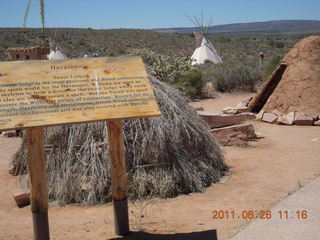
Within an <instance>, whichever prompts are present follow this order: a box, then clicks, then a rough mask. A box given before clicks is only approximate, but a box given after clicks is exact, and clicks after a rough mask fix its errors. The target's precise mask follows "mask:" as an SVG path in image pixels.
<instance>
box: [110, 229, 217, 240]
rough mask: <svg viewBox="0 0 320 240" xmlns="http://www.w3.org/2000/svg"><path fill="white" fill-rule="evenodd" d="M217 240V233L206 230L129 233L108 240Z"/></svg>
mask: <svg viewBox="0 0 320 240" xmlns="http://www.w3.org/2000/svg"><path fill="white" fill-rule="evenodd" d="M200 239H201V240H217V239H218V238H217V231H216V230H208V231H203V232H191V233H174V234H152V233H147V232H131V234H130V235H128V236H124V237H117V238H111V239H109V240H200Z"/></svg>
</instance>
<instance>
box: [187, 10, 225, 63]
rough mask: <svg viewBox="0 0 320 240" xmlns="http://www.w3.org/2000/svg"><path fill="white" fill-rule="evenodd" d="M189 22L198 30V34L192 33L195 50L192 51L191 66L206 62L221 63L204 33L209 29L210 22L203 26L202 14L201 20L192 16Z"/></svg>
mask: <svg viewBox="0 0 320 240" xmlns="http://www.w3.org/2000/svg"><path fill="white" fill-rule="evenodd" d="M189 19H190V21H191V22H192V23H193V24H194V25H195V26H196V27H197V28H198V29H199V31H198V32H194V36H195V39H196V50H194V52H193V54H192V56H191V59H192V64H194V65H195V64H203V63H205V62H207V61H209V62H212V63H215V64H216V63H222V60H221V58H220V57H219V55H218V53H217V51H216V50H215V48H214V47H213V45H212V43H211V42H210V41H209V40H208V39H207V38H206V33H207V31H208V29H209V28H210V27H211V22H209V23H208V24H207V26H204V22H203V13H202V17H201V19H199V18H197V17H196V16H194V18H193V19H192V18H190V17H189Z"/></svg>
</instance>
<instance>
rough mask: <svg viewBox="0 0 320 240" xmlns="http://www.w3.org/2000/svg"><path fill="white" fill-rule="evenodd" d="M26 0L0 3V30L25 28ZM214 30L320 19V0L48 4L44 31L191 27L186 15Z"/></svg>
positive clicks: (53, 0) (50, 0)
mask: <svg viewBox="0 0 320 240" xmlns="http://www.w3.org/2000/svg"><path fill="white" fill-rule="evenodd" d="M26 5H27V0H0V27H21V26H22V22H23V15H24V10H25V8H26ZM202 10H203V11H204V16H205V17H207V18H209V17H211V18H212V19H213V24H214V25H219V24H228V23H239V22H258V21H269V20H287V19H307V20H320V0H160V1H155V0H46V9H45V11H46V27H78V28H89V27H90V28H96V29H108V28H162V27H164V28H165V27H188V26H193V24H192V23H191V22H190V21H189V20H188V18H187V17H186V14H188V15H190V16H192V15H200V14H201V12H202ZM40 26H41V25H40V17H39V0H32V6H31V9H30V16H29V20H28V23H27V27H40Z"/></svg>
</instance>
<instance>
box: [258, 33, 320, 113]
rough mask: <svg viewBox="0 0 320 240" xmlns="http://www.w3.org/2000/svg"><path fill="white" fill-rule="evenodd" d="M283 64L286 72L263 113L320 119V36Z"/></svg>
mask: <svg viewBox="0 0 320 240" xmlns="http://www.w3.org/2000/svg"><path fill="white" fill-rule="evenodd" d="M282 62H284V63H287V68H286V70H285V72H284V74H283V76H282V79H281V80H280V82H279V84H278V86H277V87H276V89H275V90H274V92H273V93H272V95H271V96H270V97H269V99H268V100H267V102H266V104H265V105H264V107H263V110H264V111H265V112H272V111H273V110H278V111H280V112H281V113H289V112H304V113H306V114H308V115H310V116H312V115H319V113H320V94H319V93H320V36H312V37H307V38H305V39H303V40H301V41H299V42H298V43H297V44H296V45H295V46H294V48H293V49H292V50H291V51H290V52H289V53H288V54H287V55H286V56H285V57H284V58H283V60H282Z"/></svg>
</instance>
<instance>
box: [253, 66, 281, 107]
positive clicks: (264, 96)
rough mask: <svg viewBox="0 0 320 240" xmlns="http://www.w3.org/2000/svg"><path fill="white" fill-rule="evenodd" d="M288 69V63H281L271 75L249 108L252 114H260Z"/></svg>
mask: <svg viewBox="0 0 320 240" xmlns="http://www.w3.org/2000/svg"><path fill="white" fill-rule="evenodd" d="M286 68H287V64H286V63H280V64H279V65H278V67H277V69H276V70H275V71H274V72H273V73H272V74H271V76H270V78H269V79H268V80H267V81H266V82H265V83H264V84H263V85H262V86H261V87H260V89H259V90H258V92H257V94H256V95H255V96H254V98H253V99H252V100H251V101H250V103H249V104H248V108H249V110H250V111H251V112H254V113H258V112H260V110H261V109H262V108H263V106H264V104H265V103H266V102H267V101H268V99H269V97H270V96H271V94H272V93H273V91H274V90H275V89H276V87H277V86H278V84H279V82H280V80H281V78H282V75H283V73H284V71H285V70H286Z"/></svg>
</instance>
